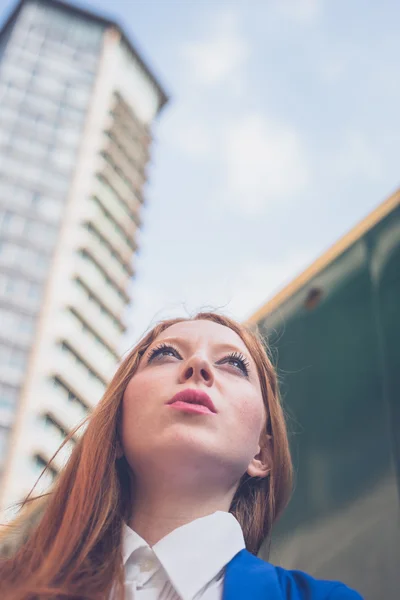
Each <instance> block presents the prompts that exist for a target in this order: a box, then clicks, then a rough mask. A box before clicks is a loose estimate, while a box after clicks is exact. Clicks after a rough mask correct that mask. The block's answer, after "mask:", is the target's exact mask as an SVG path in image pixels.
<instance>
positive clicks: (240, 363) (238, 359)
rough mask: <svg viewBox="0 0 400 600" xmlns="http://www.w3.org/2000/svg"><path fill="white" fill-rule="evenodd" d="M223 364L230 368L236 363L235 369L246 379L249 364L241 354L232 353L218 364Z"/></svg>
mask: <svg viewBox="0 0 400 600" xmlns="http://www.w3.org/2000/svg"><path fill="white" fill-rule="evenodd" d="M225 362H226V363H229V364H231V365H232V366H235V363H236V365H237V366H236V367H235V368H237V369H240V370H241V371H242V373H243V374H244V375H246V377H248V375H249V368H250V364H249V361H248V360H247V359H246V358H245V357H244V355H243V354H242V353H241V352H232V353H231V354H229V355H228V356H227V357H225V358H223V359H222V361H220V364H223V363H225Z"/></svg>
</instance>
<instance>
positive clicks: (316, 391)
mask: <svg viewBox="0 0 400 600" xmlns="http://www.w3.org/2000/svg"><path fill="white" fill-rule="evenodd" d="M399 308H400V191H398V192H397V193H396V194H394V195H393V196H391V197H390V198H388V199H387V200H386V201H385V202H383V203H382V204H381V205H380V206H378V208H377V209H376V210H374V211H373V212H372V213H371V214H370V215H369V216H368V217H367V218H366V219H364V220H363V221H361V222H360V223H359V224H358V225H357V226H356V227H355V228H354V229H353V230H352V231H350V232H349V233H348V234H347V235H345V236H344V237H343V238H342V239H341V240H340V241H339V242H338V243H337V244H335V245H334V246H333V247H332V248H331V249H330V250H328V252H327V253H325V254H324V255H322V256H321V257H320V258H319V259H318V260H317V261H316V262H315V263H314V264H312V265H311V266H310V267H309V268H308V269H307V270H306V271H305V272H304V273H302V274H301V275H300V276H299V277H297V278H296V279H295V280H293V281H292V282H291V283H290V284H289V285H288V286H287V287H286V288H284V289H283V290H282V291H281V292H280V293H278V294H277V295H276V296H275V297H274V298H272V299H271V300H270V301H269V302H268V303H267V304H266V305H265V306H264V307H263V308H261V309H260V310H259V311H258V312H257V313H256V314H255V315H254V316H253V317H252V318H251V319H250V322H251V323H252V324H257V325H258V327H259V330H260V332H261V334H262V335H263V336H265V338H266V339H267V340H268V342H269V345H270V347H271V351H272V353H273V355H274V356H275V359H276V361H275V362H276V364H277V369H278V375H279V380H280V384H281V393H282V397H283V402H284V407H285V410H286V414H287V415H288V429H289V434H290V442H291V449H292V456H293V460H294V464H295V473H296V485H295V489H294V493H293V497H292V500H291V502H290V504H289V506H288V508H287V510H286V512H285V513H284V514H283V516H282V518H281V519H280V520H279V523H278V525H277V527H276V529H275V535H274V538H273V543H272V555H271V559H272V561H274V562H277V563H278V564H282V565H283V566H285V567H287V568H290V569H300V570H304V571H306V572H309V573H311V574H312V575H314V576H315V577H319V578H321V579H333V580H340V581H344V582H345V583H347V584H348V585H349V586H351V587H353V588H355V589H356V590H358V591H359V592H360V593H361V595H362V597H363V598H365V600H381V598H385V600H396V599H397V598H398V597H399V589H400V575H399V558H400V528H399V516H400V504H399V491H400V486H399V484H400V345H399V338H400V310H399Z"/></svg>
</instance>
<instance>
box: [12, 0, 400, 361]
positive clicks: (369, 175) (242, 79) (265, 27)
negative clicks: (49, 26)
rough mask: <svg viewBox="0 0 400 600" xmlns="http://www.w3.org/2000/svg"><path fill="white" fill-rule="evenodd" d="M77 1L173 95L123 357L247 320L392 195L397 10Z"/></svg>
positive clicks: (272, 2) (358, 3)
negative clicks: (198, 314)
mask: <svg viewBox="0 0 400 600" xmlns="http://www.w3.org/2000/svg"><path fill="white" fill-rule="evenodd" d="M3 1H4V0H0V2H3ZM75 3H78V4H80V5H81V6H84V7H86V8H94V9H96V10H99V11H101V12H102V13H104V14H106V15H108V16H111V17H113V18H115V19H116V20H117V21H118V22H119V23H120V24H122V25H123V27H124V29H125V30H126V32H127V33H128V35H129V36H130V37H131V38H132V40H133V42H134V43H135V45H136V47H137V48H138V49H139V51H140V52H141V54H142V55H143V57H144V59H145V61H146V62H147V63H148V64H149V66H150V67H151V69H152V70H153V71H154V73H155V74H156V76H157V77H158V78H159V80H160V81H161V83H162V85H163V86H164V87H165V88H166V90H167V92H168V94H169V96H170V102H169V103H168V105H167V106H166V107H165V109H164V110H163V111H162V113H161V114H160V116H159V118H158V119H157V122H156V123H155V126H154V145H153V154H152V160H151V164H150V166H149V170H148V174H149V181H148V184H147V185H146V190H145V195H146V199H147V200H146V208H145V210H144V213H143V221H144V225H143V229H142V231H141V234H140V254H139V255H138V257H137V258H136V259H135V265H134V267H135V269H136V277H135V279H134V281H133V282H132V295H133V304H132V307H131V308H130V310H129V312H128V314H127V322H128V325H129V332H128V336H127V337H126V339H125V340H124V349H126V348H127V347H128V346H129V345H131V344H132V343H133V342H134V341H135V340H136V339H137V338H138V337H139V336H140V335H141V334H142V333H143V332H144V331H145V330H147V329H148V327H149V326H150V325H151V324H153V323H155V322H156V321H157V320H159V319H160V318H164V317H166V316H171V315H176V314H191V313H193V312H195V311H196V310H199V309H204V308H214V309H218V310H222V311H223V312H226V313H227V314H229V315H231V316H234V317H235V318H238V319H244V318H246V317H248V316H250V315H251V314H252V313H253V312H254V311H255V310H256V309H257V308H259V307H260V305H262V304H263V303H265V302H266V301H267V300H268V299H269V298H271V297H272V296H273V295H274V294H275V293H276V292H277V291H278V290H279V289H280V288H282V287H283V286H284V285H285V284H287V283H288V282H289V281H290V280H291V279H293V278H294V277H295V276H296V275H298V274H299V273H300V272H301V271H302V270H303V269H304V268H306V267H307V266H308V265H309V264H310V263H311V262H312V261H313V260H315V259H316V258H317V257H318V256H319V255H320V254H321V253H322V252H323V251H325V250H326V249H327V248H329V246H331V245H332V244H333V243H334V242H335V241H336V240H337V239H338V238H339V237H341V236H342V235H343V234H345V233H346V232H347V231H348V230H349V229H350V228H351V227H353V226H354V225H355V224H356V223H357V222H358V221H359V220H361V219H362V218H363V217H365V216H366V215H367V214H368V213H369V212H370V211H371V210H373V209H374V208H375V207H376V206H377V205H378V204H379V203H380V202H382V201H383V200H384V199H385V198H386V197H388V196H389V195H390V194H391V193H393V192H394V191H395V190H396V189H397V187H398V185H399V176H400V170H399V154H400V153H399V148H400V117H399V114H400V70H399V57H400V36H399V33H398V30H399V23H400V3H399V2H398V1H397V0H390V1H389V0H380V2H366V1H365V0H330V1H328V0H244V1H242V0H196V1H194V0H113V2H112V3H110V2H109V0H87V1H86V2H75Z"/></svg>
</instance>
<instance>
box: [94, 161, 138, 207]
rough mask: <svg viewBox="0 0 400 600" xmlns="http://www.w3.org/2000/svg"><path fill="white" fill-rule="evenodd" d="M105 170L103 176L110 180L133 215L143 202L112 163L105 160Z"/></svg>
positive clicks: (102, 171)
mask: <svg viewBox="0 0 400 600" xmlns="http://www.w3.org/2000/svg"><path fill="white" fill-rule="evenodd" d="M103 161H104V162H103V168H102V170H101V174H102V175H104V177H106V179H108V181H109V182H110V184H111V185H112V187H113V188H114V189H115V191H116V192H117V194H118V195H119V196H120V198H121V199H122V200H123V202H125V204H126V205H127V206H129V208H130V209H131V211H132V213H135V212H137V211H138V209H139V206H140V204H141V201H140V199H139V197H138V196H137V195H136V193H135V192H134V191H133V190H132V188H131V187H130V185H129V184H128V183H126V182H125V181H124V179H123V178H122V177H121V176H120V175H119V174H118V173H117V172H116V171H115V169H114V168H113V167H112V166H111V164H110V163H108V162H107V160H106V159H105V158H103Z"/></svg>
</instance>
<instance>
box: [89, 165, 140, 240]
mask: <svg viewBox="0 0 400 600" xmlns="http://www.w3.org/2000/svg"><path fill="white" fill-rule="evenodd" d="M102 164H103V165H104V164H105V161H104V159H102ZM115 177H116V175H115ZM94 195H95V196H97V197H98V198H99V199H100V201H101V202H102V204H104V206H105V208H106V209H107V210H108V211H109V212H110V214H111V215H112V217H113V218H114V220H115V221H116V222H117V223H118V225H119V226H120V227H121V228H122V229H123V230H124V231H125V233H126V235H127V237H128V238H133V239H134V238H135V236H136V230H137V226H138V223H139V216H138V211H139V202H138V201H137V208H136V209H132V210H130V209H129V208H128V207H127V206H126V205H125V204H124V202H123V201H122V200H119V199H118V197H117V195H116V193H114V192H113V190H112V189H111V188H110V187H109V186H107V185H105V184H104V183H102V182H101V181H100V180H98V179H97V180H96V181H95V185H94Z"/></svg>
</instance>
